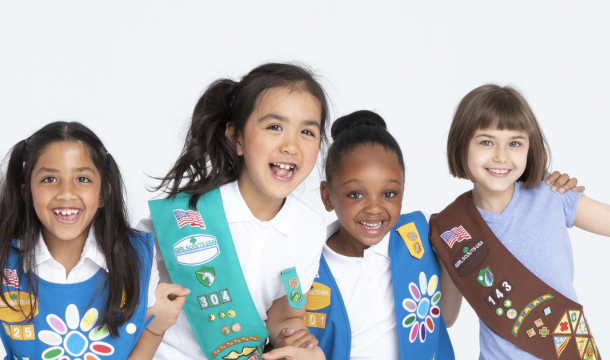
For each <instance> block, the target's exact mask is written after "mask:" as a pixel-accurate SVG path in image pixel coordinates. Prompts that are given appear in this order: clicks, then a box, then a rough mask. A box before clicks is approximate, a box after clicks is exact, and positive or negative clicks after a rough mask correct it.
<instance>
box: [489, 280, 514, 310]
mask: <svg viewBox="0 0 610 360" xmlns="http://www.w3.org/2000/svg"><path fill="white" fill-rule="evenodd" d="M492 276H493V274H492ZM512 291H513V285H512V284H511V283H510V282H509V281H508V279H506V278H505V279H504V280H502V281H500V282H499V283H498V285H496V287H495V289H493V290H492V291H491V292H490V293H489V294H488V295H487V305H489V307H490V308H492V309H495V308H496V304H498V303H504V307H506V308H510V307H512V306H513V302H512V301H511V300H504V301H503V300H502V299H504V297H505V296H506V295H508V294H510V293H511V292H512ZM507 305H508V306H507Z"/></svg>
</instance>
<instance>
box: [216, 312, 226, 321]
mask: <svg viewBox="0 0 610 360" xmlns="http://www.w3.org/2000/svg"><path fill="white" fill-rule="evenodd" d="M218 316H220V318H221V319H224V318H226V317H227V314H225V312H224V311H221V312H219V313H218Z"/></svg>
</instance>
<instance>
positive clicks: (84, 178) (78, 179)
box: [76, 176, 91, 183]
mask: <svg viewBox="0 0 610 360" xmlns="http://www.w3.org/2000/svg"><path fill="white" fill-rule="evenodd" d="M76 182H82V183H85V182H91V180H89V179H87V178H86V177H84V176H79V177H77V178H76Z"/></svg>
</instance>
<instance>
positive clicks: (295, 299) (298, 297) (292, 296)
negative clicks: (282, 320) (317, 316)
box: [290, 291, 303, 303]
mask: <svg viewBox="0 0 610 360" xmlns="http://www.w3.org/2000/svg"><path fill="white" fill-rule="evenodd" d="M302 296H303V295H301V293H300V292H299V291H293V292H292V294H290V300H292V302H295V303H297V302H299V300H301V297H302Z"/></svg>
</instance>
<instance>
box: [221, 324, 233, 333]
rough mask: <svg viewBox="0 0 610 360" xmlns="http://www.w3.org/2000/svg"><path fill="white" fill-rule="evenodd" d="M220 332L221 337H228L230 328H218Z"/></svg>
mask: <svg viewBox="0 0 610 360" xmlns="http://www.w3.org/2000/svg"><path fill="white" fill-rule="evenodd" d="M220 332H222V334H223V335H229V334H230V333H231V328H230V327H228V326H226V325H225V326H223V327H221V328H220Z"/></svg>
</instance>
